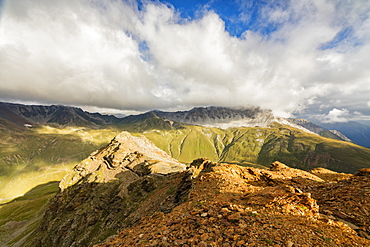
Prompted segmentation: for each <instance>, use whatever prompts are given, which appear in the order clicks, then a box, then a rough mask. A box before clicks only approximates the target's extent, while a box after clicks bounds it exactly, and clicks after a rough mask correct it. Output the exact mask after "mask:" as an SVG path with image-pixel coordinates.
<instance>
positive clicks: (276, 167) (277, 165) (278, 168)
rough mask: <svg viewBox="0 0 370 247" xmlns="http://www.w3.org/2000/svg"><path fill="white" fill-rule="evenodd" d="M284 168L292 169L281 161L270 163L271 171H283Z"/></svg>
mask: <svg viewBox="0 0 370 247" xmlns="http://www.w3.org/2000/svg"><path fill="white" fill-rule="evenodd" d="M284 169H290V167H288V166H287V165H285V164H283V163H281V162H279V161H275V162H273V163H271V165H270V171H281V170H284Z"/></svg>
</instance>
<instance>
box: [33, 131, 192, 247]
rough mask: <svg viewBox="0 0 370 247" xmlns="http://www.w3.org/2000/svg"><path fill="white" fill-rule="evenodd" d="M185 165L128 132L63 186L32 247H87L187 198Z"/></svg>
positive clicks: (91, 158) (92, 157) (80, 167)
mask: <svg viewBox="0 0 370 247" xmlns="http://www.w3.org/2000/svg"><path fill="white" fill-rule="evenodd" d="M185 168H186V166H185V165H183V164H181V163H179V162H178V161H176V160H174V159H173V158H171V157H170V156H169V155H167V154H166V153H165V152H164V151H162V150H160V149H159V148H157V147H156V146H154V144H152V143H151V142H150V141H149V140H147V139H146V138H145V137H141V136H140V137H134V136H132V135H130V134H129V133H128V132H122V133H120V134H119V135H118V136H116V137H115V138H114V139H113V140H112V141H111V143H110V144H109V145H107V146H106V147H104V148H102V149H100V150H98V151H96V152H94V153H92V154H91V155H90V156H89V157H88V158H87V159H85V160H84V161H82V162H81V163H80V164H79V165H77V166H76V167H75V168H74V169H73V171H72V172H71V173H69V174H68V175H67V176H66V177H65V178H64V179H63V180H62V181H61V182H60V185H59V187H60V189H61V191H60V192H59V193H58V194H57V195H56V196H55V197H54V199H53V200H52V201H51V202H50V203H49V208H48V210H47V212H46V213H45V215H44V218H43V221H42V223H41V225H40V227H39V228H38V230H37V233H36V234H35V235H36V236H38V237H37V239H36V241H35V242H34V243H33V246H43V247H44V246H53V247H54V246H69V247H70V246H90V245H92V244H94V243H97V242H99V241H103V240H104V239H105V238H107V237H109V236H111V235H113V234H115V233H116V231H117V230H118V229H122V228H124V227H127V226H130V225H132V224H133V223H134V222H136V221H137V220H139V219H140V218H141V217H143V216H147V215H151V214H153V213H154V212H157V211H165V212H170V211H171V209H172V208H173V207H174V205H176V203H178V202H180V201H182V197H184V196H186V195H187V193H186V190H187V189H191V186H184V185H183V182H182V181H184V180H186V178H187V177H188V176H189V175H188V174H187V173H181V172H182V171H184V170H185Z"/></svg>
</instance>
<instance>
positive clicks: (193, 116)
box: [154, 106, 275, 128]
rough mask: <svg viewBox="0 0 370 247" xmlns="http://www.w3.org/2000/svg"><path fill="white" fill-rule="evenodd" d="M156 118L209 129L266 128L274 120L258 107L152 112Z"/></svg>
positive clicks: (267, 111) (198, 108) (269, 113)
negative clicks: (209, 127)
mask: <svg viewBox="0 0 370 247" xmlns="http://www.w3.org/2000/svg"><path fill="white" fill-rule="evenodd" d="M154 113H156V115H157V116H159V117H162V118H165V119H169V120H172V121H176V122H181V123H186V124H193V125H203V126H211V127H220V128H229V127H239V126H244V127H256V126H258V127H267V126H268V125H270V124H271V123H272V122H273V121H274V120H275V118H274V115H273V114H272V112H271V110H264V109H261V108H259V107H255V106H253V107H249V108H227V107H215V106H210V107H196V108H193V109H191V110H190V111H177V112H163V111H154Z"/></svg>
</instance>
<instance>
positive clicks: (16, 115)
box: [0, 102, 119, 127]
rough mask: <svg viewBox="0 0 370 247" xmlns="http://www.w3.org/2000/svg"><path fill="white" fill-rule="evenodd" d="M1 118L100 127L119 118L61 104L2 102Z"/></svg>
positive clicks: (0, 108) (18, 121) (12, 121)
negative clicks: (44, 104)
mask: <svg viewBox="0 0 370 247" xmlns="http://www.w3.org/2000/svg"><path fill="white" fill-rule="evenodd" d="M0 119H5V120H7V121H9V122H11V123H14V124H17V125H22V126H23V125H25V124H29V125H33V124H58V125H62V126H65V125H73V126H89V127H98V126H100V125H105V124H113V123H116V122H117V121H118V120H119V119H118V118H117V117H115V116H112V115H102V114H99V113H89V112H86V111H83V110H82V109H80V108H77V107H69V106H61V105H51V106H43V105H22V104H12V103H3V102H0Z"/></svg>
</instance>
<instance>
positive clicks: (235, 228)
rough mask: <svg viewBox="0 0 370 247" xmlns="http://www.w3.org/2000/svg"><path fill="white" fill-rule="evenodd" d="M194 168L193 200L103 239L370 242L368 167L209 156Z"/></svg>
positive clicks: (118, 242) (132, 242)
mask: <svg viewBox="0 0 370 247" xmlns="http://www.w3.org/2000/svg"><path fill="white" fill-rule="evenodd" d="M191 167H193V168H192V170H193V171H192V173H193V174H194V176H192V177H193V180H192V189H191V191H190V193H189V195H188V200H187V201H186V202H184V203H182V204H180V205H178V206H176V207H175V208H174V209H173V210H172V212H170V213H167V214H165V213H163V212H157V213H155V214H153V215H151V216H147V217H144V218H142V219H141V221H140V222H138V223H137V224H135V225H134V226H133V227H130V228H126V229H124V230H123V231H122V232H120V233H119V234H118V235H116V236H114V237H112V238H110V239H108V240H107V241H106V242H104V243H101V244H99V245H96V246H98V247H108V246H109V247H112V246H289V247H291V246H301V247H304V246H369V245H370V240H369V232H370V228H369V226H370V225H369V222H368V219H369V217H368V210H369V209H370V199H369V198H370V187H369V180H370V176H369V175H370V174H369V171H368V169H367V170H366V169H365V170H364V171H362V172H360V173H359V174H357V175H348V174H338V173H335V172H332V171H329V170H326V169H316V170H315V171H313V172H312V173H309V172H304V171H301V170H297V169H292V168H289V167H288V166H286V165H284V164H282V163H280V162H274V163H273V164H272V165H271V167H270V169H269V170H263V169H257V168H248V167H240V166H236V165H226V164H217V163H213V162H210V161H209V160H205V159H199V160H195V161H194V162H193V163H192V165H191ZM189 172H190V170H189ZM314 174H316V175H314ZM319 176H321V177H322V178H320V177H319ZM329 178H330V179H329ZM328 179H329V180H328Z"/></svg>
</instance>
